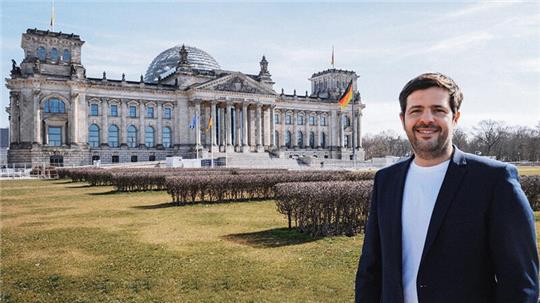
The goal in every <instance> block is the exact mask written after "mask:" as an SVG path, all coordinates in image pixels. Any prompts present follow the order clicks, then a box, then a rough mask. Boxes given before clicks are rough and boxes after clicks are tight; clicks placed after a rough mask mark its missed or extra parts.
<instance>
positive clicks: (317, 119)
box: [315, 112, 321, 149]
mask: <svg viewBox="0 0 540 303" xmlns="http://www.w3.org/2000/svg"><path fill="white" fill-rule="evenodd" d="M315 123H317V127H316V129H317V130H316V132H317V133H316V134H315V148H317V149H320V148H321V112H317V115H316V117H315Z"/></svg>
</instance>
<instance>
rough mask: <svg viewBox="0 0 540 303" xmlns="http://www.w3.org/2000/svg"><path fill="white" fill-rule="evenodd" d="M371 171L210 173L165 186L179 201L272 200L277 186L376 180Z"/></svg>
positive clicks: (170, 180)
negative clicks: (316, 182)
mask: <svg viewBox="0 0 540 303" xmlns="http://www.w3.org/2000/svg"><path fill="white" fill-rule="evenodd" d="M373 175H374V174H373V173H371V172H354V173H351V172H344V171H341V172H334V171H331V172H326V171H307V172H304V171H298V172H287V173H282V174H255V175H254V174H250V175H206V176H174V177H167V178H166V181H165V188H166V189H167V193H169V194H170V195H171V196H172V199H173V202H175V203H177V204H185V203H195V202H225V201H236V200H244V199H272V198H274V196H275V192H274V188H273V187H274V185H276V184H279V183H288V182H314V181H344V180H349V181H355V180H356V181H358V180H366V179H372V178H373Z"/></svg>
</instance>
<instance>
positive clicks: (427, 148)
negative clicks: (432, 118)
mask: <svg viewBox="0 0 540 303" xmlns="http://www.w3.org/2000/svg"><path fill="white" fill-rule="evenodd" d="M419 128H422V129H431V130H434V131H436V133H434V134H432V135H431V136H432V137H431V138H430V139H427V140H426V139H422V138H419V137H420V136H422V135H421V134H420V133H418V132H417V130H418V129H419ZM406 133H407V137H408V138H409V142H410V143H411V146H412V149H413V151H414V153H415V154H416V155H417V156H418V157H420V158H422V159H426V160H432V159H437V158H439V157H442V156H443V155H444V154H446V152H447V150H448V149H449V148H450V146H451V145H452V140H451V135H450V134H449V131H448V130H446V131H445V130H443V129H442V128H441V127H440V126H436V125H434V124H429V125H426V124H418V125H415V126H413V128H412V130H407V131H406Z"/></svg>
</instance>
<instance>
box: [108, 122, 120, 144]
mask: <svg viewBox="0 0 540 303" xmlns="http://www.w3.org/2000/svg"><path fill="white" fill-rule="evenodd" d="M118 139H119V131H118V126H116V125H114V124H113V125H111V126H109V140H108V141H109V146H110V147H118V142H119V140H118Z"/></svg>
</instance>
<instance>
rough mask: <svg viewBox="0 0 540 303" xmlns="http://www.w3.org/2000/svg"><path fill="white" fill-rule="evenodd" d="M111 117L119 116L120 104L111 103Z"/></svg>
mask: <svg viewBox="0 0 540 303" xmlns="http://www.w3.org/2000/svg"><path fill="white" fill-rule="evenodd" d="M111 117H118V105H116V104H112V105H111Z"/></svg>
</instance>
